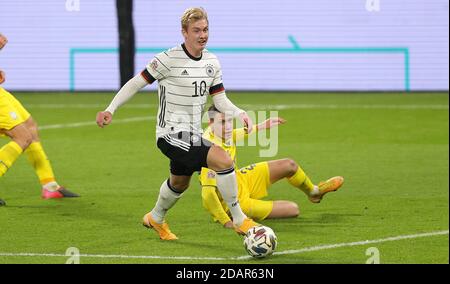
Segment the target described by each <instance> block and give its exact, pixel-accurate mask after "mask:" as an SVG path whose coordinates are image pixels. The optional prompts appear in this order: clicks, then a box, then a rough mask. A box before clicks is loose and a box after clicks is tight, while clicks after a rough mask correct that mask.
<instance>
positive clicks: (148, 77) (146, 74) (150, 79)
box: [141, 69, 156, 84]
mask: <svg viewBox="0 0 450 284" xmlns="http://www.w3.org/2000/svg"><path fill="white" fill-rule="evenodd" d="M141 75H142V77H144V79H145V81H147V83H149V84H152V83H153V82H155V81H156V79H155V78H154V77H153V76H152V75H151V74H150V73H149V72H148V70H147V69H144V70H143V71H142V72H141Z"/></svg>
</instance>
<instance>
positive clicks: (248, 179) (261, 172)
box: [199, 106, 344, 228]
mask: <svg viewBox="0 0 450 284" xmlns="http://www.w3.org/2000/svg"><path fill="white" fill-rule="evenodd" d="M208 115H209V127H208V128H207V129H206V130H205V132H204V134H203V138H205V139H207V140H209V141H211V142H212V143H214V144H215V145H218V146H220V147H222V148H223V149H224V150H225V151H226V152H227V153H228V154H229V155H230V157H231V158H232V159H233V160H234V164H235V165H237V161H236V155H237V148H236V142H237V141H239V140H242V139H244V138H245V137H246V136H247V135H248V134H247V133H246V131H245V129H244V128H241V129H233V121H232V119H231V118H226V117H225V115H224V114H223V113H220V112H219V111H218V110H217V109H216V108H215V107H214V106H212V107H210V108H209V110H208ZM283 123H285V120H284V119H282V118H279V117H277V118H270V119H268V120H266V121H264V122H262V123H260V124H258V125H256V127H255V128H254V129H255V130H256V131H258V130H263V129H266V128H271V127H274V126H277V125H279V124H283ZM236 167H237V166H236ZM236 177H237V182H238V200H239V203H240V204H241V208H242V210H243V212H244V213H245V214H246V215H247V216H249V217H250V218H253V219H254V220H264V219H267V218H291V217H297V216H298V215H299V209H298V205H297V204H296V203H295V202H292V201H286V200H275V201H271V200H261V199H262V198H264V197H266V196H267V195H268V189H269V187H270V185H272V184H273V183H275V182H277V181H279V180H281V179H284V178H286V179H287V181H288V182H289V183H290V184H291V185H292V186H294V187H296V188H298V189H300V190H302V191H303V192H304V193H305V194H306V195H307V196H308V198H309V200H310V201H311V202H313V203H319V202H320V201H321V199H322V197H323V196H324V195H325V194H326V193H328V192H331V191H336V190H337V189H339V188H340V187H341V186H342V184H343V182H344V179H343V177H340V176H337V177H333V178H330V179H328V180H327V181H325V182H320V183H319V184H318V185H314V184H313V183H312V182H311V180H310V179H309V177H308V176H307V175H306V174H305V172H304V171H303V170H302V168H301V167H300V166H299V165H298V164H297V163H296V162H295V161H293V160H292V159H281V160H273V161H266V162H260V163H256V164H252V165H249V166H246V167H244V168H241V169H236ZM199 178H200V184H201V186H202V200H203V206H204V207H205V208H206V209H207V210H208V211H209V213H210V214H211V215H212V217H213V219H214V221H217V222H220V223H221V224H222V225H224V226H225V227H227V228H232V220H231V217H230V214H229V213H228V212H229V211H228V207H227V205H226V204H225V203H224V202H223V200H222V198H221V196H220V193H219V192H218V190H217V188H216V173H215V172H214V171H213V170H210V169H207V168H202V170H201V173H200V177H199Z"/></svg>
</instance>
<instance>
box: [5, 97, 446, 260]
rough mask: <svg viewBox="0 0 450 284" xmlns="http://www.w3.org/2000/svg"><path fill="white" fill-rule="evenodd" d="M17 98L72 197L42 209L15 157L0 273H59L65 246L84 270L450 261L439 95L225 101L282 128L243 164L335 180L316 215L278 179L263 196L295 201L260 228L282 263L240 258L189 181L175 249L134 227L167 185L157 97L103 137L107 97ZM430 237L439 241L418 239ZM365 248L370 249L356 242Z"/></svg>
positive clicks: (135, 107)
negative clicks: (283, 167) (31, 267)
mask: <svg viewBox="0 0 450 284" xmlns="http://www.w3.org/2000/svg"><path fill="white" fill-rule="evenodd" d="M15 95H16V97H17V98H18V99H19V100H20V101H21V102H22V103H23V105H24V106H25V107H26V108H27V109H28V110H29V111H30V112H31V113H32V115H33V117H34V118H35V120H36V121H37V122H38V123H39V125H40V126H41V127H42V130H41V132H40V133H41V138H42V140H43V145H44V147H45V149H46V152H47V154H48V156H49V158H50V160H51V161H52V164H53V168H54V170H55V173H56V176H57V178H58V180H59V182H60V183H61V184H64V185H66V186H67V187H68V188H69V189H71V190H73V191H74V192H77V193H79V194H81V195H82V197H81V198H79V199H71V200H47V201H46V200H42V199H40V187H39V184H38V181H37V178H36V177H35V175H34V172H33V171H32V169H31V167H30V166H29V165H28V162H27V161H26V157H21V158H20V159H19V160H18V161H17V163H16V164H15V165H14V166H13V167H12V168H11V170H10V171H9V172H8V173H7V174H6V176H5V177H4V178H2V179H0V197H1V198H2V199H4V200H5V201H6V202H7V206H6V207H0V263H65V262H66V260H67V259H68V258H69V257H68V256H65V255H64V254H65V252H66V249H67V248H69V247H76V248H78V249H79V251H80V253H81V254H87V255H89V256H82V257H81V259H80V262H81V263H281V264H284V263H299V264H303V263H361V264H362V263H365V262H366V261H367V259H368V258H369V257H370V256H368V255H366V250H367V249H368V248H370V247H376V248H377V249H378V251H379V253H380V262H381V263H448V262H449V249H448V248H449V238H448V224H449V196H448V192H449V190H448V188H449V174H448V172H449V130H448V126H449V125H448V124H449V110H448V105H449V96H448V94H447V93H441V94H425V93H420V94H414V93H411V94H405V93H400V94H397V93H382V94H369V93H363V94H356V93H352V94H344V93H338V94H318V93H313V94H305V93H232V92H230V94H229V97H230V98H231V99H232V100H233V101H234V102H235V103H236V104H237V105H241V106H244V108H246V109H247V110H260V109H263V108H264V109H268V110H271V109H272V110H274V109H276V110H278V115H279V116H281V117H284V118H285V119H287V120H288V123H287V124H285V125H282V126H280V128H279V133H278V135H279V149H278V153H277V155H276V156H275V157H272V158H263V157H260V156H259V149H258V148H257V147H253V146H245V147H240V148H239V149H238V163H239V166H241V167H242V166H245V165H247V164H250V163H253V162H259V161H263V160H267V159H277V158H284V157H290V158H293V159H295V160H296V161H297V162H299V163H300V165H301V166H302V167H303V168H304V170H305V171H306V172H307V174H308V175H309V176H310V177H311V179H312V180H313V181H314V182H319V181H320V180H322V179H325V178H328V177H331V176H335V175H342V176H344V177H345V184H344V186H343V187H342V188H341V189H340V190H339V191H338V192H336V193H330V194H329V195H327V196H326V197H325V198H324V200H323V201H322V203H320V204H311V203H310V202H309V201H308V200H307V199H306V197H305V196H304V194H303V193H302V192H301V191H299V190H297V189H295V188H292V187H290V185H289V184H288V183H287V182H286V181H281V182H279V183H277V184H275V185H273V186H272V187H271V188H270V191H269V197H270V199H284V200H293V201H295V202H297V203H298V204H299V207H300V211H301V214H300V216H299V217H298V218H295V219H285V220H267V221H263V222H262V223H263V224H264V225H267V226H270V227H272V228H273V229H274V231H275V232H276V234H277V236H278V241H279V243H278V245H279V246H278V249H277V252H278V254H275V255H273V256H271V257H269V258H266V259H262V260H256V259H245V258H244V259H239V258H238V257H240V256H245V255H246V252H245V251H244V248H243V239H242V237H240V236H238V235H236V234H235V233H234V232H232V231H231V230H227V229H223V228H221V226H220V225H219V224H215V223H213V222H212V220H211V219H210V217H209V215H208V213H207V212H206V211H205V210H204V209H203V207H202V205H201V197H200V187H199V184H198V182H197V178H196V176H194V177H193V179H192V183H191V187H190V189H189V190H188V192H187V193H186V194H185V196H184V197H183V198H182V199H181V200H180V201H179V202H178V204H177V205H176V206H175V207H174V208H173V209H172V210H171V211H170V212H169V214H168V216H167V220H168V222H169V224H170V226H171V229H172V231H173V232H175V233H176V234H177V235H178V237H179V238H180V239H179V240H178V241H175V242H163V241H160V240H159V239H158V238H157V236H156V234H155V233H154V232H153V231H149V230H147V229H145V228H144V227H143V226H142V225H141V218H142V216H143V215H144V214H145V213H146V212H148V211H149V210H150V209H151V208H152V207H153V205H154V203H155V201H156V198H157V195H158V190H159V186H160V184H161V182H162V180H164V179H166V178H167V177H168V160H167V158H166V157H164V156H163V154H161V153H160V152H159V150H158V149H157V147H156V145H155V133H154V132H155V120H154V119H155V117H156V111H157V106H158V99H157V97H156V95H155V92H151V93H142V94H138V95H136V96H135V97H134V98H133V99H132V100H131V101H130V102H128V104H127V105H125V106H124V107H122V108H121V109H120V110H119V111H118V112H117V113H116V115H115V117H114V119H115V121H116V122H117V123H114V122H113V124H112V125H110V126H109V127H107V128H105V129H100V128H98V127H96V126H95V125H94V120H95V115H96V112H97V111H99V110H102V109H104V108H105V107H106V105H107V104H108V103H109V101H110V100H111V99H112V97H113V95H114V94H112V93H109V94H86V93H83V94H40V93H37V94H21V93H16V94H15ZM146 117H148V119H146ZM135 118H137V119H135ZM126 119H131V120H126ZM133 119H134V121H133ZM85 122H87V123H85ZM119 122H120V123H119ZM77 123H79V124H77ZM89 123H91V124H89ZM55 125H56V126H55ZM58 125H59V126H58ZM49 126H50V127H49ZM52 127H54V128H52ZM6 142H7V140H6V139H0V145H4V144H5V143H6ZM445 231H447V233H446V232H445ZM435 232H443V233H442V234H438V235H429V236H421V235H418V234H424V233H432V234H434V233H435ZM410 235H412V236H411V237H410V238H402V237H400V238H398V239H387V238H390V237H398V236H410ZM365 240H379V242H375V243H367V244H364V243H358V242H362V241H365ZM325 245H330V246H329V247H325ZM289 251H290V252H289ZM29 254H35V255H29ZM51 254H54V255H51ZM119 255H120V256H122V257H119ZM124 256H125V257H124ZM129 256H140V257H136V258H131V257H129ZM143 256H145V257H143Z"/></svg>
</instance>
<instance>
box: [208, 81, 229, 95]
mask: <svg viewBox="0 0 450 284" xmlns="http://www.w3.org/2000/svg"><path fill="white" fill-rule="evenodd" d="M223 91H225V88H224V86H223V84H222V83H220V84H217V85H215V86H212V87H211V88H209V94H210V95H214V94H217V93H220V92H223Z"/></svg>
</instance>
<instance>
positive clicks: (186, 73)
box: [181, 69, 189, 76]
mask: <svg viewBox="0 0 450 284" xmlns="http://www.w3.org/2000/svg"><path fill="white" fill-rule="evenodd" d="M181 75H188V76H189V73H188V71H187V70H186V69H184V71H183V72H181Z"/></svg>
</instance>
